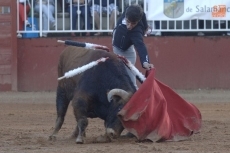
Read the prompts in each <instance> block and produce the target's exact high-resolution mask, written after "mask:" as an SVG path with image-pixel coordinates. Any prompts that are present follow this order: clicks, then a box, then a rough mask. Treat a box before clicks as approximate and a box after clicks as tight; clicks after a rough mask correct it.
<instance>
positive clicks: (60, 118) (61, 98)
mask: <svg viewBox="0 0 230 153" xmlns="http://www.w3.org/2000/svg"><path fill="white" fill-rule="evenodd" d="M69 103H70V100H68V98H67V94H66V92H65V90H64V89H62V88H61V87H58V88H57V95H56V109H57V119H56V124H55V128H54V131H53V133H52V134H51V135H50V136H49V140H53V141H54V140H56V135H57V133H58V131H59V130H60V129H61V127H62V124H63V122H64V118H65V115H66V112H67V109H68V105H69Z"/></svg>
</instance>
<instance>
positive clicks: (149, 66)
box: [143, 62, 154, 70]
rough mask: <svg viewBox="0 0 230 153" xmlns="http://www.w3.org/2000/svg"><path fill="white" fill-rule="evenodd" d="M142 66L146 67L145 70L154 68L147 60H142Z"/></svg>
mask: <svg viewBox="0 0 230 153" xmlns="http://www.w3.org/2000/svg"><path fill="white" fill-rule="evenodd" d="M143 67H144V68H145V69H146V70H150V69H152V68H154V66H153V64H150V63H148V62H144V63H143Z"/></svg>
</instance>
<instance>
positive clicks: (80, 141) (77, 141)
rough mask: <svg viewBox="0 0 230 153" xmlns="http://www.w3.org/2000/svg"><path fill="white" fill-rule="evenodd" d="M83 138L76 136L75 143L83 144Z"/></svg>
mask: <svg viewBox="0 0 230 153" xmlns="http://www.w3.org/2000/svg"><path fill="white" fill-rule="evenodd" d="M83 143H84V140H82V139H79V138H77V139H76V144H83Z"/></svg>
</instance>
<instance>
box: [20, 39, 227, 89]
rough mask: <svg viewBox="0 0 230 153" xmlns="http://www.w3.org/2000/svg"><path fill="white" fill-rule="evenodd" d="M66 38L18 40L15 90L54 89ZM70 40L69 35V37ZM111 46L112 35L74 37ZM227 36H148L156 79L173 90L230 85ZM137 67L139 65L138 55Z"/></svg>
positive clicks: (222, 87) (225, 86)
mask: <svg viewBox="0 0 230 153" xmlns="http://www.w3.org/2000/svg"><path fill="white" fill-rule="evenodd" d="M58 39H61V40H67V39H69V38H67V37H65V38H39V39H18V91H54V90H56V86H57V63H58V59H59V55H60V53H61V51H62V50H63V49H64V47H65V45H63V44H60V43H57V40H58ZM71 39H72V38H71ZM74 40H76V41H83V42H91V43H98V44H102V45H106V46H109V47H110V48H111V45H112V44H111V37H106V36H105V37H80V38H79V37H76V39H74ZM229 40H230V38H229V37H218V36H217V37H147V38H145V43H146V45H147V48H148V50H149V55H150V60H151V62H152V63H153V64H154V65H155V68H156V78H157V79H158V80H160V81H162V82H163V83H165V84H167V85H169V86H170V87H172V88H174V89H199V88H200V89H206V88H218V89H229V88H230V68H229V65H230V60H229V58H230V52H229V50H228V49H229V48H230V43H229V42H230V41H229ZM137 63H138V64H137V67H138V68H139V69H140V70H141V71H142V72H144V71H143V69H142V68H141V67H140V64H139V58H138V59H137Z"/></svg>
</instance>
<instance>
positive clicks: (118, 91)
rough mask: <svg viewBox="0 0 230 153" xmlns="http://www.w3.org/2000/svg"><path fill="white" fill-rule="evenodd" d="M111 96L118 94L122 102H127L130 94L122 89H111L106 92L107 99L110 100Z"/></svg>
mask: <svg viewBox="0 0 230 153" xmlns="http://www.w3.org/2000/svg"><path fill="white" fill-rule="evenodd" d="M113 96H119V97H120V98H121V99H122V101H123V102H124V103H126V102H128V101H129V99H130V98H131V96H132V94H131V93H128V92H126V91H125V90H123V89H112V90H110V91H109V92H108V94H107V99H108V101H109V102H110V101H111V100H112V99H113Z"/></svg>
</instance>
